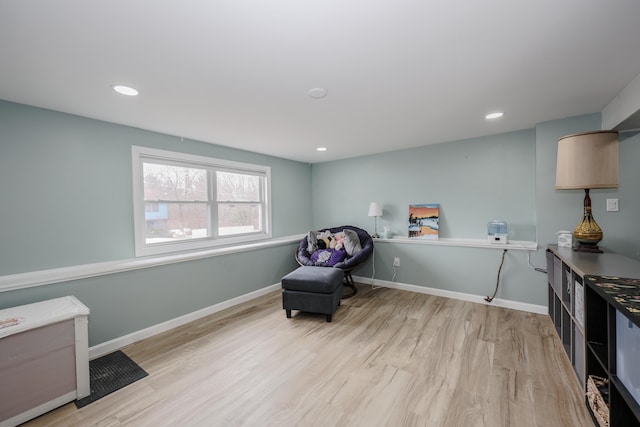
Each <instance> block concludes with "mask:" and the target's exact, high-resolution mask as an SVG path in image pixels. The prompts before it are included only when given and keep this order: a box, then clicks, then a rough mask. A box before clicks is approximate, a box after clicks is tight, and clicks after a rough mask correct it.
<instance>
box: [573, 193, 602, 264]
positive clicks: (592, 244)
mask: <svg viewBox="0 0 640 427" xmlns="http://www.w3.org/2000/svg"><path fill="white" fill-rule="evenodd" d="M573 237H575V239H576V246H575V247H574V248H573V250H574V251H576V252H593V253H602V249H600V248H599V247H598V243H600V241H601V240H602V229H601V228H600V226H599V225H598V223H597V222H596V220H595V219H594V218H593V215H592V214H591V197H589V190H588V189H585V190H584V214H583V216H582V220H581V221H580V222H579V223H578V225H577V226H576V229H575V230H573Z"/></svg>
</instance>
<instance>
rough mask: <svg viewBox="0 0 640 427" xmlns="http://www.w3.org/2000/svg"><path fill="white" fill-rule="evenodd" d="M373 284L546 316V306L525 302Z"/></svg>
mask: <svg viewBox="0 0 640 427" xmlns="http://www.w3.org/2000/svg"><path fill="white" fill-rule="evenodd" d="M353 280H354V281H355V282H356V283H367V284H371V277H362V276H353ZM373 284H374V286H380V287H385V288H393V289H401V290H403V291H411V292H417V293H420V294H428V295H435V296H439V297H445V298H453V299H458V300H462V301H470V302H476V303H479V304H485V305H493V306H496V307H504V308H510V309H512V310H519V311H527V312H530V313H536V314H548V309H547V306H545V305H536V304H528V303H525V302H518V301H511V300H504V299H499V298H494V299H493V300H492V302H487V301H485V299H484V298H485V297H484V296H479V295H473V294H465V293H462V292H455V291H447V290H445V289H437V288H429V287H426V286H417V285H409V284H406V283H398V282H390V281H388V280H379V279H375V280H374V281H373Z"/></svg>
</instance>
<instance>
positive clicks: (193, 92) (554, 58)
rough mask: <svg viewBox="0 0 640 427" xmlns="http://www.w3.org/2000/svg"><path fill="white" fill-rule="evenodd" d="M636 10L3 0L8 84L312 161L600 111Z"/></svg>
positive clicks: (595, 1)
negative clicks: (125, 92)
mask: <svg viewBox="0 0 640 427" xmlns="http://www.w3.org/2000/svg"><path fill="white" fill-rule="evenodd" d="M639 21H640V2H639V1H637V0H526V1H525V0H521V1H513V0H485V1H482V2H480V1H476V0H458V1H438V2H436V1H428V0H422V1H420V0H316V1H311V0H271V1H269V0H179V1H178V0H173V1H171V0H164V1H158V0H135V1H131V0H0V99H5V100H9V101H14V102H19V103H24V104H29V105H35V106H39V107H44V108H49V109H53V110H58V111H63V112H67V113H72V114H78V115H81V116H86V117H91V118H96V119H100V120H106V121H109V122H115V123H120V124H125V125H130V126H134V127H139V128H143V129H149V130H153V131H158V132H162V133H167V134H170V135H176V136H180V137H185V138H190V139H196V140H201V141H206V142H210V143H215V144H220V145H225V146H230V147H235V148H240V149H244V150H250V151H255V152H259V153H265V154H270V155H273V156H278V157H284V158H288V159H294V160H299V161H304V162H309V163H316V162H322V161H327V160H334V159H340V158H348V157H353V156H359V155H363V154H369V153H378V152H384V151H390V150H397V149H402V148H408V147H415V146H420V145H427V144H433V143H440V142H445V141H452V140H458V139H465V138H470V137H477V136H483V135H490V134H496V133H502V132H507V131H512V130H519V129H526V128H531V127H533V126H534V125H535V124H536V123H540V122H543V121H547V120H552V119H559V118H564V117H570V116H575V115H580V114H585V113H593V112H599V111H601V110H602V109H603V108H604V107H605V105H607V104H608V103H609V102H610V101H611V100H612V99H613V98H614V97H615V96H616V95H617V94H618V93H619V92H620V91H621V90H622V89H623V88H624V87H625V86H626V85H627V84H628V83H629V82H630V81H631V80H632V79H633V78H634V77H635V76H636V75H637V74H638V73H640V24H639ZM116 83H118V84H128V85H131V86H133V87H135V88H137V89H139V90H140V95H139V96H138V97H135V98H130V97H124V96H122V95H118V94H116V93H115V92H113V91H112V90H111V85H113V84H116ZM317 87H322V88H326V89H327V91H328V95H327V96H326V97H325V98H322V99H313V98H311V97H309V96H308V91H309V90H310V89H312V88H317ZM496 110H504V111H505V112H506V114H505V116H504V117H503V118H502V119H499V120H497V121H493V122H488V121H485V120H484V115H485V114H486V113H489V112H492V111H496ZM318 146H326V147H327V148H328V151H327V152H324V153H318V152H316V151H315V148H316V147H318Z"/></svg>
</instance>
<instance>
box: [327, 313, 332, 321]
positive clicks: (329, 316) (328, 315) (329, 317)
mask: <svg viewBox="0 0 640 427" xmlns="http://www.w3.org/2000/svg"><path fill="white" fill-rule="evenodd" d="M327 322H331V315H330V314H327Z"/></svg>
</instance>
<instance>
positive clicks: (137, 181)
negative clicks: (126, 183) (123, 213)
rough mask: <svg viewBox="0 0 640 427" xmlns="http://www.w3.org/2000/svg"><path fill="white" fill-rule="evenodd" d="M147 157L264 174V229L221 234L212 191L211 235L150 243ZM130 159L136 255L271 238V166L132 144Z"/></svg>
mask: <svg viewBox="0 0 640 427" xmlns="http://www.w3.org/2000/svg"><path fill="white" fill-rule="evenodd" d="M145 160H151V161H160V162H162V163H169V164H176V165H177V166H188V167H194V168H202V169H207V170H209V171H210V172H211V173H212V174H213V175H215V172H216V171H225V172H234V173H240V174H243V173H244V174H249V175H258V176H261V177H263V178H264V181H263V182H264V185H263V186H262V188H261V192H262V194H263V197H262V205H263V209H262V211H263V214H264V215H263V218H261V220H262V221H261V223H262V228H263V230H262V231H261V232H256V233H250V234H249V233H248V234H239V235H232V236H219V235H218V228H217V224H216V223H215V219H216V217H217V206H218V201H217V200H216V199H215V191H213V193H214V194H213V196H214V197H213V198H212V199H211V200H210V201H209V202H210V204H211V205H212V209H211V210H212V213H210V215H209V216H210V217H211V219H210V227H211V234H212V235H211V236H210V237H206V238H194V239H185V240H176V241H167V242H156V243H147V242H146V237H145V231H146V223H145V206H144V205H145V204H144V174H143V163H144V161H145ZM131 162H132V172H133V175H132V178H133V179H132V181H133V216H134V221H133V223H134V240H135V253H136V256H137V257H139V256H148V255H158V254H166V253H172V252H182V251H191V250H203V249H208V248H214V247H218V246H222V245H234V244H240V243H247V242H254V241H259V240H264V239H269V238H271V168H270V167H269V166H262V165H256V164H251V163H241V162H234V161H230V160H222V159H215V158H212V157H204V156H198V155H194V154H187V153H178V152H174V151H167V150H159V149H156V148H149V147H140V146H135V145H134V146H132V147H131ZM214 183H215V181H214ZM220 203H223V201H220Z"/></svg>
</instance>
